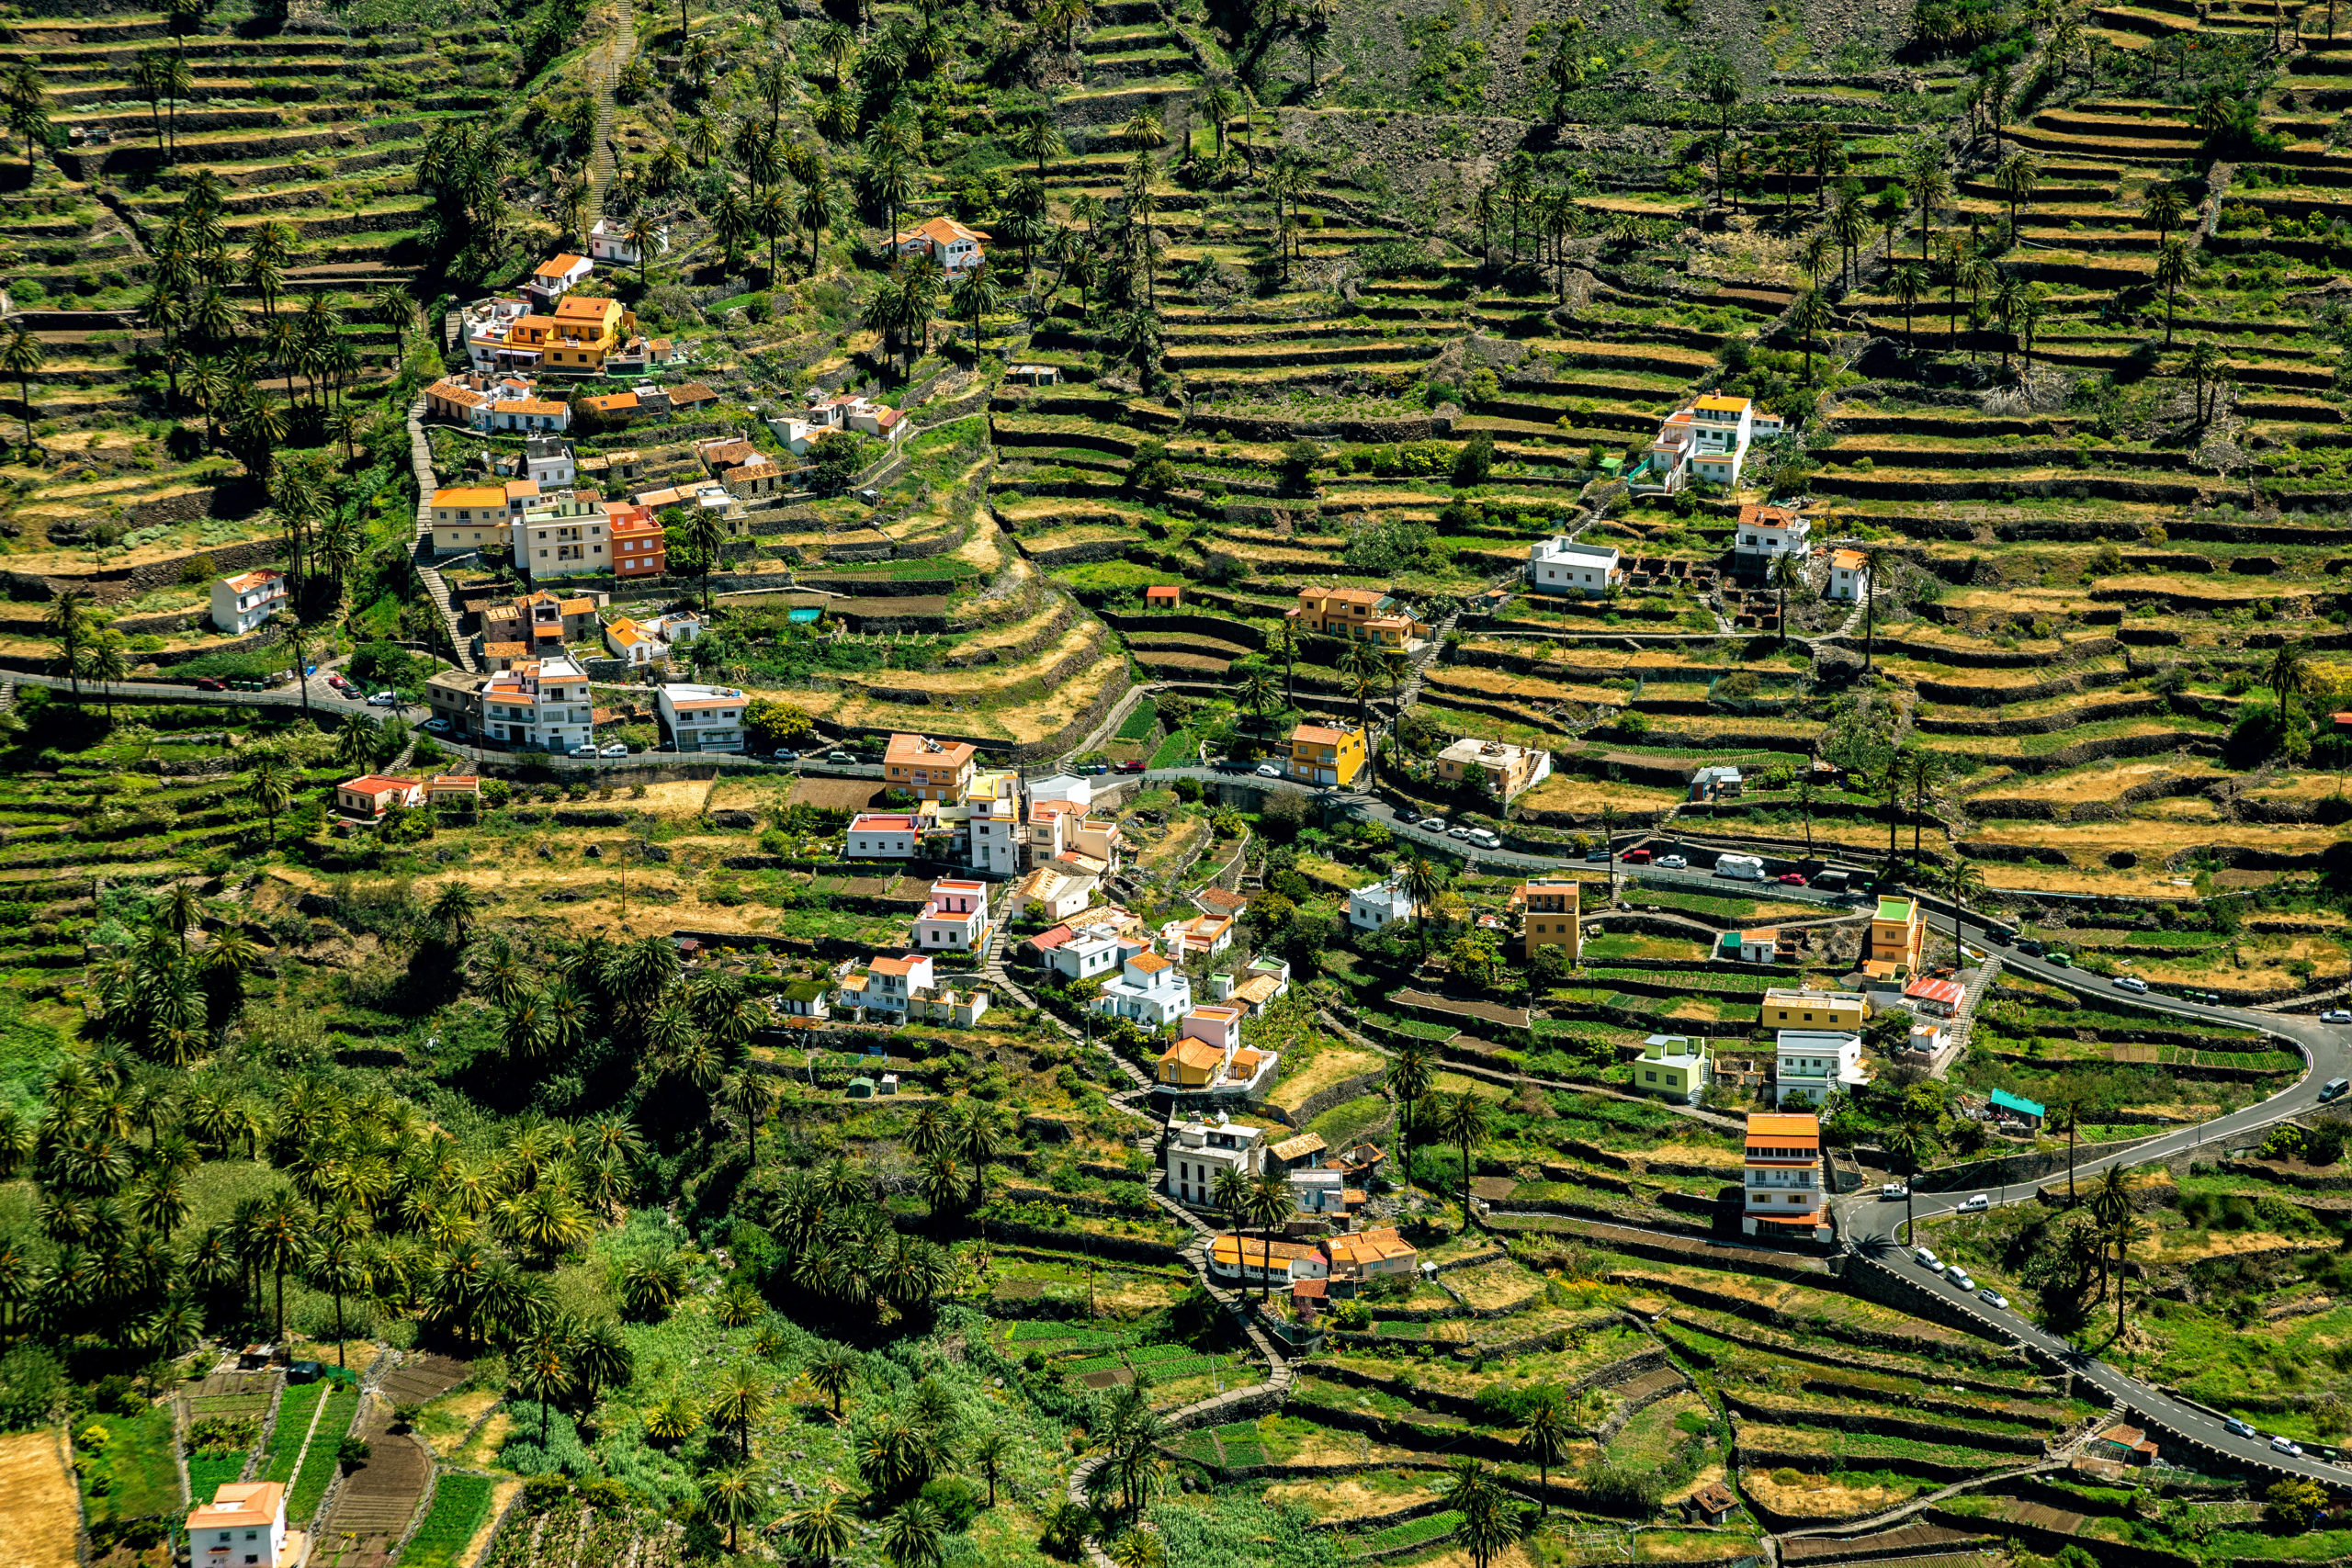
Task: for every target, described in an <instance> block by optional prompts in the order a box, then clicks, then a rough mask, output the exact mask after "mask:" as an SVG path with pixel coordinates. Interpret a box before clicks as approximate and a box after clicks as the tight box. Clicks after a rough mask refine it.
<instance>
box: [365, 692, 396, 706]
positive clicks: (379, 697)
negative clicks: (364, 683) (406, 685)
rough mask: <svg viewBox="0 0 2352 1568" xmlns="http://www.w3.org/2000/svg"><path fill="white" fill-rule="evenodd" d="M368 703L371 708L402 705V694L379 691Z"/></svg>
mask: <svg viewBox="0 0 2352 1568" xmlns="http://www.w3.org/2000/svg"><path fill="white" fill-rule="evenodd" d="M400 705H401V699H400V694H399V693H397V692H379V693H377V694H375V695H374V696H372V697H369V698H368V706H369V707H371V708H396V707H398V706H400Z"/></svg>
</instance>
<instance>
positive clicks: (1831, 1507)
mask: <svg viewBox="0 0 2352 1568" xmlns="http://www.w3.org/2000/svg"><path fill="white" fill-rule="evenodd" d="M1777 1473H1778V1472H1770V1471H1759V1470H1746V1471H1742V1472H1740V1478H1739V1479H1740V1484H1741V1485H1742V1486H1743V1487H1745V1488H1746V1489H1747V1495H1749V1496H1751V1497H1753V1498H1755V1499H1756V1500H1757V1501H1758V1502H1759V1503H1761V1504H1763V1505H1764V1506H1766V1507H1768V1508H1770V1509H1771V1510H1772V1511H1773V1512H1774V1513H1777V1514H1783V1515H1786V1516H1787V1517H1791V1518H1798V1519H1850V1518H1856V1517H1860V1516H1861V1515H1863V1514H1874V1513H1877V1512H1878V1511H1879V1510H1880V1509H1881V1508H1891V1507H1893V1506H1894V1505H1895V1504H1897V1503H1900V1502H1902V1501H1903V1500H1904V1499H1905V1498H1906V1497H1909V1496H1910V1495H1912V1494H1913V1493H1914V1492H1915V1491H1917V1488H1916V1487H1909V1486H1905V1487H1894V1486H1849V1485H1846V1484H1845V1483H1842V1482H1840V1481H1839V1480H1838V1478H1837V1477H1836V1476H1835V1475H1807V1474H1804V1472H1791V1473H1792V1474H1793V1475H1794V1476H1795V1480H1794V1481H1793V1482H1791V1483H1786V1484H1783V1483H1781V1482H1780V1481H1777V1480H1775V1479H1774V1476H1775V1474H1777Z"/></svg>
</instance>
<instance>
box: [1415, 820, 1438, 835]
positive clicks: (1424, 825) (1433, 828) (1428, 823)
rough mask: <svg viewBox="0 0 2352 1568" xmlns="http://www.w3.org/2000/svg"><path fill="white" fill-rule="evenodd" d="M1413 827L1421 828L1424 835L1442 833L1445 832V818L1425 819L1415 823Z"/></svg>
mask: <svg viewBox="0 0 2352 1568" xmlns="http://www.w3.org/2000/svg"><path fill="white" fill-rule="evenodd" d="M1413 826H1414V827H1416V828H1419V829H1420V830H1421V831H1422V832H1424V833H1442V832H1444V831H1445V818H1442V817H1424V818H1421V819H1420V820H1419V821H1418V822H1416V823H1414V824H1413Z"/></svg>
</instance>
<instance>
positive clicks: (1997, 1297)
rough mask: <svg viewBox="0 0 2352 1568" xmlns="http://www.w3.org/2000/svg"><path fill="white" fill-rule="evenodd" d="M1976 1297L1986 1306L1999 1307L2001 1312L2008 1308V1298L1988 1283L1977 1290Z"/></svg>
mask: <svg viewBox="0 0 2352 1568" xmlns="http://www.w3.org/2000/svg"><path fill="white" fill-rule="evenodd" d="M1976 1299H1977V1300H1978V1301H1980V1302H1983V1303H1985V1305H1987V1306H1996V1307H1999V1308H2000V1309H2001V1310H2002V1311H2003V1312H2007V1311H2008V1310H2009V1298H2008V1297H2007V1296H2005V1295H2003V1294H2001V1292H1998V1291H1996V1290H1995V1289H1994V1288H1993V1287H1992V1286H1990V1285H1987V1286H1985V1288H1984V1289H1983V1290H1981V1291H1979V1292H1976Z"/></svg>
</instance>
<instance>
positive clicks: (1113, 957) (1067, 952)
mask: <svg viewBox="0 0 2352 1568" xmlns="http://www.w3.org/2000/svg"><path fill="white" fill-rule="evenodd" d="M1143 951H1144V945H1143V943H1141V942H1136V941H1135V940H1134V939H1133V938H1130V937H1124V936H1121V935H1120V934H1119V933H1118V931H1116V930H1115V929H1114V928H1113V927H1110V926H1080V927H1079V929H1078V930H1077V931H1073V932H1071V933H1070V938H1069V941H1068V942H1062V943H1060V944H1058V945H1057V946H1054V947H1049V948H1047V949H1046V967H1047V968H1049V969H1051V970H1052V971H1053V972H1054V973H1055V974H1057V975H1062V976H1068V977H1069V978H1070V979H1072V980H1091V979H1092V978H1094V976H1097V975H1107V974H1109V973H1110V972H1111V971H1112V970H1114V969H1115V968H1117V967H1118V966H1119V961H1120V960H1121V959H1123V958H1125V957H1126V956H1127V955H1128V954H1130V953H1141V952H1143Z"/></svg>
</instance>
